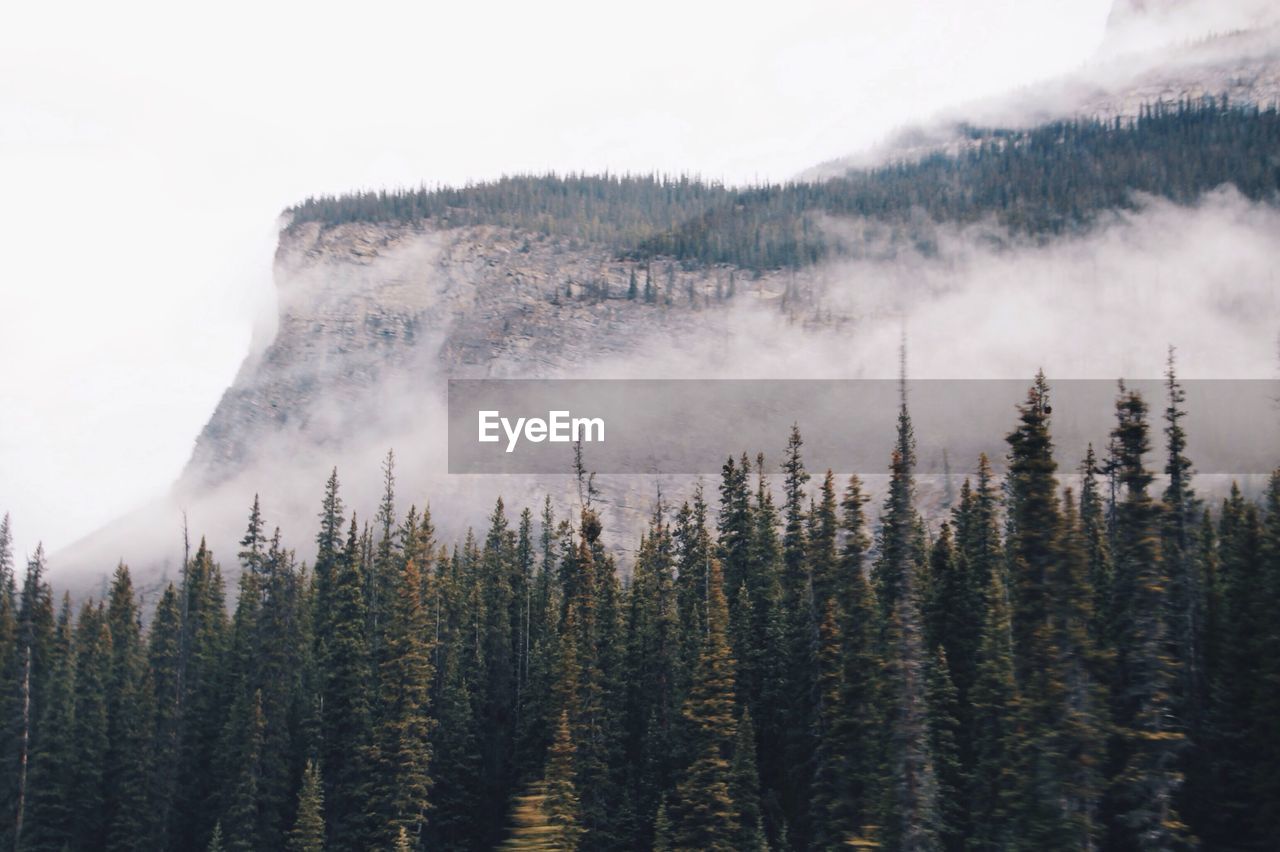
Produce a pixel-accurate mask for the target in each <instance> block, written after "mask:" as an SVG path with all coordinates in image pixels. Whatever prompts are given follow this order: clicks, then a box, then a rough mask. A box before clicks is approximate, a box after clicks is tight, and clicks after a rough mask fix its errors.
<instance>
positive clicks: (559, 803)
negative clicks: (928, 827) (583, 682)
mask: <svg viewBox="0 0 1280 852" xmlns="http://www.w3.org/2000/svg"><path fill="white" fill-rule="evenodd" d="M574 753H575V748H574V743H573V736H572V732H571V728H570V725H569V712H568V711H567V710H561V711H560V718H559V721H558V722H557V723H556V733H555V739H554V740H552V743H551V748H550V749H548V750H547V768H546V773H545V785H546V801H545V807H546V811H547V822H548V824H549V826H550V829H551V831H550V833H549V837H548V843H547V848H548V849H554V850H558V852H573V850H576V849H577V848H578V846H579V844H580V843H581V842H582V837H583V830H582V824H581V819H582V817H581V806H580V804H579V801H578V792H577V788H576V786H575V784H574V778H575V776H576V774H577V771H576V767H575V762H574Z"/></svg>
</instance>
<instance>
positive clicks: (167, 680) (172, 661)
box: [146, 583, 182, 849]
mask: <svg viewBox="0 0 1280 852" xmlns="http://www.w3.org/2000/svg"><path fill="white" fill-rule="evenodd" d="M147 643H148V645H147V668H148V672H149V674H150V688H151V695H152V698H151V706H152V708H153V712H154V716H153V717H152V720H151V725H150V728H151V744H150V747H149V752H150V754H151V761H150V775H149V782H150V790H149V791H148V800H149V802H150V813H149V817H150V823H149V826H148V829H147V832H146V838H147V839H148V840H149V845H150V846H151V847H152V848H155V849H166V848H168V846H169V827H170V824H171V823H172V820H173V811H174V804H175V801H176V800H177V794H176V792H175V790H174V787H175V786H176V785H177V783H178V757H179V754H180V751H179V741H178V737H179V732H180V729H181V722H182V719H181V714H182V680H181V676H180V675H181V665H182V610H181V607H180V605H179V603H178V590H177V588H176V587H175V586H174V585H173V584H172V583H169V584H168V585H167V586H166V587H165V590H164V592H163V593H162V594H161V595H160V602H159V603H158V604H156V611H155V615H154V616H153V618H152V622H151V631H150V636H149V637H148V639H147Z"/></svg>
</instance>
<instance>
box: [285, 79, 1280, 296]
mask: <svg viewBox="0 0 1280 852" xmlns="http://www.w3.org/2000/svg"><path fill="white" fill-rule="evenodd" d="M964 138H965V139H967V140H968V143H969V144H967V145H966V146H964V147H962V150H960V151H959V152H958V153H956V154H954V155H948V154H944V153H935V154H930V155H928V156H925V157H924V158H923V159H920V160H918V161H912V162H904V163H897V164H892V165H887V166H883V167H880V168H875V169H868V170H862V171H854V172H850V173H849V174H847V175H846V176H844V177H842V178H837V179H833V180H826V181H822V182H816V183H785V184H770V185H761V186H753V187H746V188H741V189H735V188H731V187H726V186H724V185H722V184H718V183H708V182H704V181H701V180H698V179H696V178H691V177H688V176H682V177H668V176H658V175H647V176H618V175H602V176H588V175H563V176H561V175H545V176H514V177H506V178H503V179H501V180H497V181H493V182H490V183H480V184H475V185H472V186H467V187H463V188H457V189H454V188H440V189H428V188H425V187H424V188H420V189H417V190H406V191H385V190H384V191H381V192H366V193H357V194H352V195H344V196H339V197H333V196H325V197H319V198H309V199H307V200H305V201H303V202H302V203H301V204H298V205H297V206H295V207H293V208H290V209H289V210H288V211H286V212H287V214H288V215H289V217H290V227H298V226H301V225H302V224H304V223H307V222H318V223H320V224H322V225H324V226H333V225H340V224H343V223H347V222H400V223H414V222H425V223H430V224H431V225H432V226H436V227H461V226H468V225H497V226H502V227H509V228H517V229H520V230H524V231H529V232H532V233H536V234H543V235H548V236H559V237H567V238H570V239H573V240H579V241H583V242H589V243H597V244H601V245H604V246H606V247H608V248H609V249H610V250H611V251H613V252H615V253H616V254H617V255H619V256H620V257H625V258H629V259H633V260H649V259H652V258H656V257H668V258H674V259H676V260H678V261H681V262H683V263H685V264H688V265H694V266H696V265H706V264H731V265H734V266H737V267H739V268H742V269H749V270H764V269H777V268H786V267H791V268H796V267H802V266H805V265H808V264H812V263H816V262H818V261H819V260H822V259H824V258H827V257H830V256H832V255H852V256H858V255H860V254H863V253H866V252H868V251H883V250H884V247H883V246H884V244H885V243H886V241H887V243H888V245H890V246H892V245H899V246H910V247H913V248H916V249H922V250H925V251H928V250H929V248H930V243H931V239H932V236H933V235H932V228H931V226H933V225H936V224H941V223H954V224H961V225H964V224H971V223H977V222H982V221H985V220H992V221H994V222H995V223H996V224H998V225H999V226H1000V227H1001V228H1003V229H1004V230H1005V231H1006V232H1007V234H1008V235H1009V236H1012V237H1018V236H1029V237H1032V238H1046V237H1050V236H1054V235H1060V234H1067V233H1074V232H1079V231H1081V230H1084V229H1087V228H1088V227H1089V226H1090V225H1091V224H1093V223H1094V222H1095V221H1096V220H1097V217H1098V215H1099V214H1100V213H1101V212H1103V211H1106V210H1113V209H1133V208H1134V207H1136V206H1137V205H1138V204H1139V203H1140V195H1141V194H1148V195H1153V196H1158V197H1163V198H1168V199H1170V200H1172V201H1175V202H1177V203H1182V204H1188V203H1192V202H1194V201H1195V200H1196V199H1197V198H1199V196H1200V195H1202V194H1203V193H1204V192H1206V191H1208V190H1211V189H1214V188H1216V187H1219V186H1222V185H1223V184H1232V185H1234V186H1235V187H1236V188H1237V189H1238V190H1239V191H1240V193H1241V194H1242V195H1244V196H1245V197H1247V198H1249V199H1252V200H1255V201H1256V200H1265V201H1274V200H1275V199H1276V193H1277V191H1280V166H1278V165H1277V163H1276V160H1275V152H1276V150H1277V147H1278V146H1280V113H1278V112H1277V111H1276V108H1275V107H1274V106H1273V107H1269V108H1267V109H1261V108H1258V107H1238V106H1231V105H1229V104H1228V103H1227V101H1226V99H1225V98H1221V99H1216V98H1207V99H1204V100H1202V101H1194V102H1193V101H1180V102H1178V103H1176V104H1165V103H1154V104H1148V105H1146V106H1144V107H1142V109H1141V111H1140V114H1139V115H1138V116H1137V117H1136V118H1131V119H1120V118H1116V119H1112V120H1109V121H1105V120H1100V119H1075V120H1070V121H1059V122H1054V123H1050V124H1047V125H1043V126H1039V127H1036V128H1033V129H1030V130H1010V129H1003V128H978V127H969V128H965V129H964ZM828 216H837V217H846V218H847V217H859V218H865V219H867V220H870V221H871V222H872V223H874V224H875V225H876V226H877V229H878V231H877V234H876V236H875V238H874V239H873V240H871V241H870V242H869V243H867V244H863V243H862V242H860V241H859V240H851V239H850V238H848V237H844V238H841V237H838V236H835V235H833V234H832V233H830V232H829V229H824V228H823V219H824V217H828ZM634 296H635V293H634V292H633V293H632V298H634Z"/></svg>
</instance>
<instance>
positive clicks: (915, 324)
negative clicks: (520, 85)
mask: <svg viewBox="0 0 1280 852" xmlns="http://www.w3.org/2000/svg"><path fill="white" fill-rule="evenodd" d="M826 227H827V228H828V230H829V231H831V232H832V233H833V234H835V233H836V232H839V231H845V232H847V234H846V235H848V234H854V233H857V234H861V233H863V231H864V229H863V228H862V227H861V224H860V223H857V222H847V221H845V222H841V221H830V222H828V223H827V224H826ZM1277 232H1280V211H1277V210H1276V209H1275V208H1274V207H1271V206H1268V205H1265V204H1256V203H1253V202H1249V201H1247V200H1245V199H1243V198H1242V197H1241V196H1239V194H1238V193H1236V192H1235V191H1234V190H1233V189H1230V188H1224V189H1221V190H1218V191H1216V192H1213V193H1210V194H1208V195H1207V196H1205V197H1204V198H1203V199H1202V201H1201V202H1200V203H1199V204H1197V205H1195V206H1194V207H1180V206H1177V205H1174V204H1172V203H1169V202H1166V201H1163V200H1156V199H1145V200H1144V201H1143V202H1142V205H1141V209H1139V210H1137V211H1132V212H1124V213H1115V214H1112V215H1110V216H1109V217H1108V218H1107V219H1105V220H1104V221H1103V222H1101V223H1100V224H1099V225H1098V226H1097V227H1095V228H1094V229H1093V230H1092V231H1090V232H1089V233H1087V234H1084V235H1081V236H1077V237H1073V238H1065V239H1059V240H1056V241H1051V242H1047V243H1040V242H1036V241H1030V240H1026V241H1022V242H1018V241H1014V242H1012V243H1011V242H1010V241H1009V239H1008V238H1007V236H1003V237H1002V236H1001V234H1000V232H999V231H998V229H997V228H996V227H995V226H994V225H985V226H974V227H969V228H963V229H957V228H952V227H943V228H940V229H939V230H938V233H937V235H936V240H935V245H936V252H935V253H931V254H930V255H929V256H927V257H926V256H922V255H920V254H916V253H905V254H904V253H902V252H898V253H897V254H896V255H895V256H894V257H892V258H883V257H882V258H880V259H868V260H857V261H853V260H843V261H834V262H830V263H826V264H823V265H821V266H819V267H816V268H814V269H812V270H808V271H805V272H803V273H801V274H800V275H799V276H798V277H797V279H796V281H795V282H794V285H795V288H796V290H797V292H798V293H800V296H799V297H797V298H795V299H794V300H793V302H792V304H791V305H790V306H788V307H787V308H786V309H785V310H783V309H782V308H781V302H780V300H778V299H773V298H767V295H768V294H765V296H766V297H759V296H757V295H756V294H755V293H754V291H753V285H752V284H751V283H744V284H742V285H740V287H741V289H740V291H739V295H738V296H737V297H736V298H735V299H733V300H731V301H728V302H725V303H723V304H722V305H721V306H719V307H716V306H714V305H712V306H708V307H704V308H702V309H701V310H700V311H689V310H688V309H679V308H677V309H673V310H675V311H677V312H680V313H682V314H683V316H684V317H685V319H689V318H690V317H692V318H693V319H692V320H691V321H689V322H684V321H681V322H672V323H671V324H670V327H669V329H668V330H667V331H663V332H661V333H660V334H658V335H656V336H654V337H652V338H649V339H647V340H645V341H643V342H642V343H641V344H640V345H638V346H637V347H636V348H635V349H634V350H632V351H630V352H629V353H627V354H621V355H616V356H614V357H610V358H603V359H600V360H598V361H596V362H594V363H593V364H591V365H590V366H589V367H585V368H583V369H576V370H572V371H567V372H562V373H558V374H557V373H551V374H549V375H550V376H552V377H554V376H555V375H561V376H566V377H573V378H774V379H785V378H796V377H803V378H892V377H894V376H896V375H897V371H898V365H899V344H900V342H901V341H902V339H903V336H904V335H905V339H906V342H907V353H908V363H909V367H908V369H909V373H910V375H911V377H912V378H936V379H1020V380H1026V381H1028V382H1029V381H1030V378H1031V377H1032V376H1033V375H1034V374H1035V372H1036V371H1037V370H1038V369H1041V368H1043V369H1044V370H1045V372H1046V373H1047V375H1048V376H1049V379H1050V381H1051V383H1052V382H1053V381H1055V380H1063V379H1107V380H1112V379H1119V378H1127V379H1131V380H1135V379H1155V378H1159V377H1160V376H1161V375H1162V374H1163V371H1164V367H1165V359H1166V355H1167V349H1168V347H1169V346H1171V345H1172V346H1175V347H1176V348H1177V357H1178V367H1179V372H1180V375H1181V376H1182V377H1183V378H1185V379H1233V378H1239V379H1244V378H1248V379H1276V378H1280V373H1278V372H1277V360H1276V355H1277V352H1276V343H1277V332H1280V287H1278V286H1277V285H1278V283H1280V282H1277V278H1276V276H1277V273H1276V270H1277V268H1278V267H1280V245H1278V244H1277V243H1276V241H1275V239H1274V235H1275V234H1276V233H1277ZM997 237H1000V239H997ZM423 240H424V243H423V244H422V245H418V244H412V245H410V246H408V247H407V248H406V249H405V250H404V252H403V254H401V255H397V256H394V257H391V258H388V259H387V260H386V261H385V262H386V264H387V269H388V270H390V271H391V273H393V276H396V277H398V276H404V275H407V274H409V272H408V270H407V268H406V266H405V264H406V263H407V262H409V261H408V260H407V259H416V262H425V260H424V259H425V258H427V257H431V256H433V255H432V253H431V252H430V251H428V249H427V248H424V246H430V245H434V243H435V242H436V241H437V240H438V237H435V236H432V235H427V236H425V237H424V238H423ZM421 274H422V271H421V270H420V272H419V275H421ZM778 284H779V282H778V281H776V280H768V279H766V281H764V282H762V283H761V284H760V285H759V286H760V287H762V288H763V287H776V286H778ZM321 302H322V303H323V299H321ZM671 329H674V331H673V330H671ZM442 333H443V332H442ZM440 339H441V338H440V337H439V336H433V337H429V338H425V339H424V341H423V342H422V344H421V345H420V346H418V347H417V348H416V349H415V350H413V352H412V353H411V354H410V355H409V356H408V357H407V360H405V361H404V362H403V363H400V364H398V365H397V366H396V367H395V368H394V369H387V370H382V371H381V372H377V371H373V372H370V375H378V376H379V378H378V380H377V381H376V382H375V383H374V384H373V385H372V386H369V387H363V388H362V389H361V390H359V391H358V392H357V391H353V390H351V388H350V387H347V388H346V390H344V392H343V395H341V396H339V397H335V396H332V395H330V396H326V395H324V393H323V392H322V393H321V394H320V395H319V396H318V397H317V398H315V399H313V400H310V401H309V402H308V410H309V414H308V420H307V425H306V426H305V427H293V426H291V427H289V428H287V429H283V430H279V431H273V430H270V429H259V430H257V431H255V432H254V433H253V436H254V445H255V447H256V453H257V454H256V456H255V457H254V458H253V459H251V460H250V461H248V462H247V463H246V464H245V465H244V469H243V471H242V472H241V473H238V474H237V475H235V476H233V477H232V478H230V479H228V480H225V481H218V482H216V483H214V484H209V483H206V482H201V481H199V479H198V478H194V479H191V480H190V481H187V482H185V483H184V484H182V485H181V486H180V487H179V488H177V489H176V490H175V491H174V493H173V494H172V495H171V496H170V497H168V498H165V499H163V500H160V501H157V502H156V503H154V504H152V505H150V506H148V507H146V508H145V509H144V510H142V511H140V512H139V513H136V514H134V515H132V516H130V517H129V518H128V519H126V520H125V521H122V522H120V523H117V524H114V525H112V527H111V528H110V530H109V531H108V532H107V533H106V534H104V535H99V536H96V537H94V538H91V539H90V540H88V541H86V542H83V543H81V544H80V545H79V546H77V547H74V548H71V549H70V550H68V551H64V552H63V553H62V554H60V555H59V559H58V560H55V562H60V563H61V568H62V569H63V570H65V571H69V572H70V573H69V574H64V575H63V576H64V577H75V578H76V581H77V582H84V581H85V580H87V579H88V578H89V577H101V576H103V575H104V574H105V572H106V571H108V570H109V569H110V567H111V566H113V565H114V563H115V560H116V559H118V558H121V557H125V558H127V559H129V560H131V561H132V562H133V564H134V565H135V567H136V566H142V568H143V570H144V573H145V576H146V578H147V579H148V580H154V579H155V577H156V576H157V575H158V574H159V573H162V571H163V569H164V568H165V567H166V566H167V568H168V570H169V575H170V576H172V574H173V570H174V567H175V566H176V565H178V564H180V553H181V528H182V523H183V517H184V512H185V516H186V519H187V523H188V524H189V527H190V529H191V531H192V535H198V534H208V535H209V536H210V542H211V544H212V545H213V546H214V547H215V553H217V554H219V555H221V557H222V559H223V561H224V562H231V561H233V560H232V555H233V554H234V550H235V547H234V545H235V542H236V540H237V539H238V538H239V536H240V534H241V533H242V531H243V526H244V522H245V518H246V516H247V510H248V506H249V505H250V504H251V502H252V500H253V496H254V494H255V493H260V494H261V496H262V500H263V506H264V510H265V512H266V514H267V517H268V520H269V523H271V524H280V525H281V526H282V527H283V530H284V533H285V538H286V542H287V543H288V544H290V545H291V546H294V547H296V548H297V549H298V551H299V555H300V556H302V557H309V556H310V555H311V551H312V545H311V540H312V538H313V536H314V533H315V527H316V521H315V518H316V513H317V511H318V507H319V503H320V497H321V494H322V489H323V483H324V480H325V478H326V477H327V475H328V472H329V470H330V469H331V467H333V466H334V465H337V467H338V468H339V470H340V475H341V479H342V482H343V496H344V499H345V501H346V502H347V505H348V507H349V508H351V509H354V510H356V511H357V512H358V513H359V515H360V517H361V518H363V519H366V520H372V517H373V512H374V510H375V508H376V505H377V500H378V497H379V495H380V490H381V476H380V472H379V471H380V464H381V461H382V458H383V456H384V455H385V453H386V451H387V450H388V448H394V449H395V452H396V456H397V467H396V469H397V476H398V479H399V487H398V495H399V504H400V505H399V510H400V512H401V513H403V511H404V510H405V509H406V508H407V506H408V505H409V504H410V503H411V502H412V503H416V504H417V505H418V506H419V507H422V506H423V505H426V504H429V505H430V507H431V510H432V512H433V516H434V518H435V521H436V523H437V526H438V527H439V528H440V530H441V533H442V535H443V537H444V538H445V539H446V540H450V541H451V540H453V539H454V538H455V537H458V536H460V535H461V534H462V533H463V532H464V531H465V528H466V527H467V526H468V525H475V526H482V525H483V523H484V517H485V515H486V514H487V513H488V511H489V510H490V509H491V507H492V503H493V501H494V499H495V498H496V497H498V496H499V495H503V496H504V497H505V498H506V499H507V502H508V506H509V511H510V514H511V515H512V516H513V517H514V516H515V514H516V513H518V511H519V508H520V507H523V506H532V507H533V508H534V509H535V514H536V510H537V508H538V507H539V506H540V505H541V500H542V495H543V494H544V493H545V492H547V491H550V492H551V493H552V496H553V499H554V502H555V505H556V509H557V512H558V514H559V515H560V516H561V517H564V516H565V514H566V513H570V512H572V511H573V507H574V506H575V505H576V503H577V491H576V485H575V483H574V482H573V480H572V478H571V477H569V476H567V475H566V476H563V477H534V476H501V477H500V476H484V475H472V476H461V475H456V474H455V475H448V474H447V472H446V471H447V460H446V440H445V435H446V417H445V409H444V379H445V377H446V371H445V368H444V367H443V366H442V365H441V363H440V361H439V360H438V356H437V352H438V347H439V344H440ZM367 366H369V368H370V369H371V370H372V369H373V366H374V365H372V364H370V365H367ZM335 368H340V369H342V370H343V371H344V374H346V373H349V372H350V371H351V370H352V369H355V370H356V372H357V373H359V372H361V368H359V367H358V366H356V367H353V365H352V364H351V363H343V364H340V365H335ZM507 368H509V369H514V370H516V371H517V372H515V373H514V374H515V375H521V374H523V375H530V374H538V375H544V376H546V375H548V374H547V373H545V372H541V371H536V370H535V371H533V373H530V372H529V371H528V370H527V369H526V370H525V372H524V373H520V372H518V370H519V365H518V364H516V365H507ZM352 393H356V394H357V395H356V396H352V395H351V394H352ZM1153 402H1158V401H1153ZM1153 409H1155V410H1157V411H1158V410H1159V406H1158V405H1153ZM691 416H699V415H698V414H691ZM700 416H703V417H705V416H707V414H706V413H700ZM1014 418H1015V412H1014V410H1013V408H1012V406H1010V410H1009V412H1008V418H1007V423H1008V425H1010V426H1011V425H1012V423H1013V421H1014ZM796 419H797V420H798V421H799V423H800V425H801V428H802V429H803V428H804V412H803V411H798V412H797V413H796ZM1277 419H1278V420H1280V414H1278V415H1277ZM1002 422H1004V421H1002ZM726 427H728V424H726ZM956 428H957V429H958V430H963V428H964V427H963V425H962V424H958V425H957V427H956ZM1259 428H1260V429H1261V428H1262V426H1260V427H1259ZM917 437H918V438H919V439H920V441H921V442H922V444H925V443H935V444H936V443H937V442H938V440H939V438H940V437H953V436H937V435H926V434H920V435H918V436H917ZM981 437H983V438H984V439H992V438H998V437H999V435H991V436H981ZM1105 437H1106V436H1105V434H1104V433H1102V434H1099V435H1098V436H1097V442H1098V443H1099V444H1101V443H1102V442H1104V441H1105ZM785 438H786V436H785V435H784V434H779V435H777V436H776V439H775V440H774V442H773V444H772V445H771V446H763V447H755V446H751V447H747V446H741V447H740V446H737V445H736V444H735V443H734V439H733V434H732V429H731V428H726V431H725V435H724V451H725V452H726V453H728V452H733V453H735V454H736V453H740V452H748V453H750V454H752V455H754V454H755V452H757V451H764V452H766V453H767V454H768V455H769V457H770V458H771V459H772V460H774V461H775V462H776V460H777V459H778V458H779V456H780V452H781V450H782V447H783V445H784V443H785ZM671 440H679V436H675V435H673V436H671ZM1196 443H1197V436H1196V435H1195V434H1192V435H1191V445H1190V452H1191V455H1192V458H1193V459H1194V458H1195V452H1196ZM974 461H975V460H974V459H961V458H952V459H951V460H950V464H951V465H952V466H953V469H954V470H955V472H956V473H957V474H960V473H963V472H965V471H968V470H971V469H972V467H973V464H974ZM590 462H591V459H590V450H589V449H588V455H587V464H588V466H590ZM1152 463H1153V466H1157V467H1158V466H1159V461H1158V459H1155V458H1153V459H1152ZM570 464H571V458H570V452H569V450H567V449H566V451H565V460H564V469H565V471H566V473H567V472H568V471H569V470H570ZM886 464H887V460H886ZM691 481H692V480H691V478H690V477H668V478H665V479H663V478H657V477H644V476H632V477H624V476H609V477H601V480H600V486H601V492H602V493H601V497H600V500H601V504H602V505H603V506H604V507H605V510H606V523H607V527H608V530H609V533H610V538H609V540H610V542H611V543H612V544H613V545H614V546H615V547H616V548H617V549H618V550H619V551H621V552H623V553H625V552H626V551H627V550H628V549H630V548H631V547H633V546H634V544H635V536H636V535H637V534H638V530H639V528H640V526H641V524H642V523H643V521H644V519H645V518H646V517H647V516H648V514H649V511H650V509H651V505H652V500H653V497H654V494H655V492H656V490H657V489H658V488H659V487H663V488H664V490H665V491H666V492H667V493H668V494H675V495H677V496H680V495H685V496H687V494H688V488H689V486H690V484H691ZM1225 482H1226V480H1223V479H1219V480H1217V481H1216V482H1215V483H1214V484H1213V485H1212V488H1217V489H1221V487H1223V486H1224V484H1225ZM705 484H706V487H707V489H708V491H709V492H710V493H712V494H714V486H715V477H714V476H711V477H706V478H705ZM874 484H875V483H874V482H873V485H874ZM954 485H955V483H952V486H954ZM1212 488H1211V489H1210V490H1212ZM943 490H945V483H939V482H937V481H935V482H934V483H933V484H932V485H931V486H928V487H926V489H925V491H926V500H925V505H926V508H930V509H937V508H938V507H939V506H940V505H941V503H942V498H941V497H940V495H941V493H942V491H943ZM929 494H932V496H928V495H929ZM624 562H625V559H624ZM59 567H60V566H59V565H57V564H55V568H59Z"/></svg>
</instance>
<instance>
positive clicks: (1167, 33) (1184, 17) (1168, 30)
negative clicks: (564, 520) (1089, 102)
mask: <svg viewBox="0 0 1280 852" xmlns="http://www.w3.org/2000/svg"><path fill="white" fill-rule="evenodd" d="M1277 24H1280V4H1277V3H1276V2H1275V0H1115V4H1114V5H1113V6H1112V7H1111V14H1110V15H1109V16H1108V18H1107V34H1106V39H1105V41H1104V42H1103V46H1102V50H1103V53H1104V54H1105V53H1110V54H1116V53H1127V52H1133V51H1143V50H1151V49H1153V48H1159V47H1167V46H1170V45H1176V44H1179V43H1186V42H1190V41H1196V40H1199V39H1203V38H1205V37H1206V36H1211V35H1222V34H1225V33H1231V32H1239V31H1241V30H1255V29H1262V28H1264V27H1270V26H1275V25H1277Z"/></svg>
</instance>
